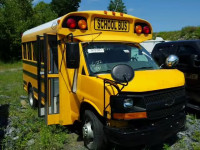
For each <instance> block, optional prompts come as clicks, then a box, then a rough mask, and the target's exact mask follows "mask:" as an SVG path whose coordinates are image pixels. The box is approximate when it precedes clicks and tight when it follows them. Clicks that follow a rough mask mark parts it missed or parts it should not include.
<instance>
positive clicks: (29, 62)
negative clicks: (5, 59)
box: [23, 60, 44, 68]
mask: <svg viewBox="0 0 200 150" xmlns="http://www.w3.org/2000/svg"><path fill="white" fill-rule="evenodd" d="M23 63H25V64H28V65H32V66H35V67H37V63H36V62H31V61H27V60H23ZM41 68H44V64H41Z"/></svg>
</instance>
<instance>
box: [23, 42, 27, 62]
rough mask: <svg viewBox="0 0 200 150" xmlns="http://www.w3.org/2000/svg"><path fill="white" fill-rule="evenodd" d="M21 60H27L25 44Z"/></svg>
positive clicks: (24, 44)
mask: <svg viewBox="0 0 200 150" xmlns="http://www.w3.org/2000/svg"><path fill="white" fill-rule="evenodd" d="M22 48H23V59H27V50H26V43H23V45H22Z"/></svg>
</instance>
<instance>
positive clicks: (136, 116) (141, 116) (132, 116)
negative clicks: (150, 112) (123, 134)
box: [113, 112, 147, 120]
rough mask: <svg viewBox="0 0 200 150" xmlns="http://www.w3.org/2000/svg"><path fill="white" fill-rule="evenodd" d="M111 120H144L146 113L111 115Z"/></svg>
mask: <svg viewBox="0 0 200 150" xmlns="http://www.w3.org/2000/svg"><path fill="white" fill-rule="evenodd" d="M113 118H114V119H119V120H131V119H144V118H147V113H146V112H135V113H113Z"/></svg>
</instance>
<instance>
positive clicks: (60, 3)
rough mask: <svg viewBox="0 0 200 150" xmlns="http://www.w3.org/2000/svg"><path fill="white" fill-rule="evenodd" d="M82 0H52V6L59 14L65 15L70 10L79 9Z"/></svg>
mask: <svg viewBox="0 0 200 150" xmlns="http://www.w3.org/2000/svg"><path fill="white" fill-rule="evenodd" d="M80 2H81V0H52V2H51V8H52V10H53V11H55V12H56V13H57V14H58V16H59V17H60V16H63V15H65V14H67V13H69V12H72V11H77V10H78V8H79V3H80Z"/></svg>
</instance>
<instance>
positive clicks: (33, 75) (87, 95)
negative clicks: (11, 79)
mask: <svg viewBox="0 0 200 150" xmlns="http://www.w3.org/2000/svg"><path fill="white" fill-rule="evenodd" d="M152 32H153V31H152V27H151V25H150V23H149V22H147V21H145V20H142V19H140V18H137V17H134V16H130V15H127V14H123V13H118V12H109V11H85V12H72V13H69V14H66V15H65V16H63V17H60V18H58V19H55V20H53V21H51V22H48V23H45V24H43V25H40V26H38V27H35V28H33V29H30V30H28V31H26V32H24V34H23V36H22V57H23V80H24V89H25V90H26V91H27V92H28V99H29V103H30V105H31V106H32V107H36V106H37V107H38V113H39V116H43V115H44V116H45V120H46V124H47V125H52V124H61V125H72V124H74V122H76V121H80V122H82V125H83V126H82V132H83V139H84V143H85V145H86V147H88V148H89V149H104V148H105V147H106V145H107V143H108V142H112V143H114V144H119V145H124V146H137V145H151V144H156V143H159V142H161V141H163V140H165V139H167V138H168V137H170V136H172V135H174V134H176V133H177V132H178V131H180V130H182V128H184V122H185V114H184V108H185V91H184V84H185V81H184V75H183V73H181V72H180V71H178V70H176V69H168V70H165V69H161V68H160V67H158V66H157V65H156V63H155V62H154V60H153V59H152V58H151V55H150V54H149V53H148V52H147V51H146V50H145V49H144V48H143V47H141V46H140V44H139V43H141V42H143V41H145V40H148V39H151V38H152Z"/></svg>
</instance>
